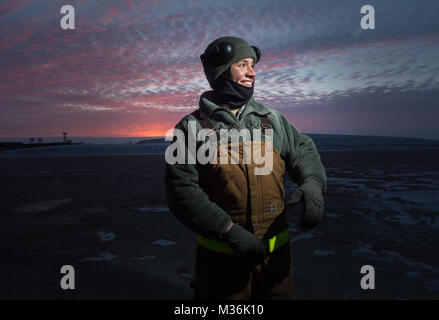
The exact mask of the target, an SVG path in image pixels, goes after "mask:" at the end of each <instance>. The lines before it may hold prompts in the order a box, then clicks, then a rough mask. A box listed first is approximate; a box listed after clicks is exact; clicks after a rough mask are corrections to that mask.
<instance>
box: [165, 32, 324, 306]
mask: <svg viewBox="0 0 439 320" xmlns="http://www.w3.org/2000/svg"><path fill="white" fill-rule="evenodd" d="M260 57H261V53H260V50H259V49H258V48H257V47H254V46H250V45H249V44H248V43H247V42H246V41H244V40H242V39H240V38H236V37H222V38H219V39H216V40H215V41H213V42H212V43H211V44H209V46H208V47H207V48H206V50H205V52H204V53H203V54H202V55H201V61H202V63H203V67H204V72H205V75H206V77H207V80H208V82H209V84H210V86H211V87H212V89H213V91H207V92H205V93H203V94H202V95H201V97H200V103H199V109H197V110H196V111H195V112H193V113H191V114H189V115H187V116H185V117H184V118H183V119H182V120H181V121H180V122H179V123H178V124H177V125H176V127H175V128H176V129H179V130H181V131H182V132H184V134H185V136H186V137H188V136H189V135H190V134H194V135H195V137H197V132H199V131H200V130H201V129H210V130H211V132H212V133H214V134H216V135H217V138H218V139H217V141H219V144H218V152H217V153H216V154H215V155H214V158H215V157H218V159H217V160H218V161H214V162H213V163H212V162H210V163H208V164H206V163H204V164H201V163H200V162H198V161H197V162H196V163H195V164H193V163H190V162H189V161H186V162H185V163H183V164H182V163H175V164H168V163H167V165H166V178H165V186H166V196H167V201H168V205H169V208H170V210H171V212H172V213H173V214H174V215H175V216H176V217H177V218H178V219H179V220H180V221H181V222H182V223H183V224H184V225H185V226H187V227H188V228H190V229H191V230H193V231H194V232H195V233H196V234H197V253H196V265H195V279H194V281H193V287H194V289H195V296H194V298H195V299H292V298H294V289H293V271H292V254H291V244H290V238H289V226H288V223H287V219H286V212H285V191H284V185H283V174H284V172H285V171H287V172H288V174H289V176H290V177H291V178H292V180H293V181H295V182H296V183H298V184H299V188H298V189H297V190H296V192H295V193H294V194H293V196H292V198H291V199H290V200H289V201H288V202H287V205H289V206H293V205H295V204H302V205H303V207H302V208H304V209H303V212H302V219H301V221H302V223H303V226H304V227H306V228H310V227H313V226H315V225H316V224H317V223H318V222H319V221H320V219H321V218H322V216H323V213H324V202H323V194H324V193H325V192H326V174H325V169H324V167H323V165H322V163H321V161H320V156H319V154H318V152H317V150H316V147H315V145H314V143H313V141H312V140H311V139H310V138H309V137H307V136H305V135H302V134H300V133H299V132H298V130H297V129H296V128H295V127H294V126H293V125H292V124H291V123H289V122H288V120H287V119H286V118H285V117H284V116H283V115H281V114H280V113H279V112H278V111H276V110H273V109H270V108H267V107H265V106H264V105H262V104H261V103H258V102H256V101H255V100H254V99H253V91H254V87H255V79H256V72H255V69H254V67H255V65H256V63H258V62H259V59H260ZM191 122H192V123H195V131H196V132H195V133H191V132H190V130H189V128H191V125H190V123H191ZM221 129H228V130H233V129H236V130H243V129H248V130H249V132H251V134H250V139H249V140H250V141H241V140H239V141H235V142H232V143H230V142H229V140H228V138H227V139H226V141H225V145H226V147H227V148H226V149H224V148H223V147H224V141H223V140H224V139H223V140H221V137H220V136H219V134H218V132H220V131H221ZM258 130H259V131H258ZM214 141H215V140H214ZM249 143H250V147H251V148H252V150H255V149H258V148H259V149H260V151H261V152H262V150H265V156H267V155H268V156H270V158H269V161H270V162H271V166H270V168H269V170H268V171H266V172H265V173H262V174H261V173H260V172H259V173H258V171H257V170H258V169H260V168H261V167H262V166H263V165H264V164H261V163H260V161H257V160H256V159H251V161H244V158H245V157H244V154H245V151H244V150H245V147H248V146H249ZM221 145H222V147H221ZM232 145H236V146H237V147H238V148H237V149H234V150H235V151H233V150H231V149H233V148H232ZM267 146H270V147H271V148H268V149H267ZM229 147H230V149H229ZM221 148H223V149H222V150H223V151H224V150H225V152H226V154H227V155H228V156H229V158H234V157H235V158H238V159H239V161H237V162H234V163H233V162H232V163H231V162H230V161H229V162H227V163H223V162H221V161H220V157H219V155H220V154H221ZM189 149H190V148H188V147H187V146H186V150H185V152H186V155H189V154H190V153H191V152H190V150H189ZM236 150H238V151H236ZM267 150H269V151H267ZM185 159H188V157H186V158H185ZM215 159H216V158H215Z"/></svg>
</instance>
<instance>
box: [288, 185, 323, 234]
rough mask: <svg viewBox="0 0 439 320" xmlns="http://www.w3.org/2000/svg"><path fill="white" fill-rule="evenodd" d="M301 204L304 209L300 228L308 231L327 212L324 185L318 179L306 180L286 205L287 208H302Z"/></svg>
mask: <svg viewBox="0 0 439 320" xmlns="http://www.w3.org/2000/svg"><path fill="white" fill-rule="evenodd" d="M301 202H302V203H303V204H304V209H302V210H301V211H302V214H301V216H300V219H299V228H301V229H304V230H308V229H311V228H313V227H315V226H316V225H317V224H318V223H319V222H320V220H321V219H322V217H323V213H324V212H325V203H324V201H323V193H322V184H321V182H320V181H319V180H318V179H316V178H313V177H308V178H306V179H305V181H304V183H303V184H302V185H301V186H300V187H299V188H298V189H297V190H296V191H295V192H294V193H293V195H292V196H291V199H290V200H289V201H287V202H286V204H287V206H297V207H298V208H300V203H301Z"/></svg>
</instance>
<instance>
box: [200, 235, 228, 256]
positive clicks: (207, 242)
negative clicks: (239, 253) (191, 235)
mask: <svg viewBox="0 0 439 320" xmlns="http://www.w3.org/2000/svg"><path fill="white" fill-rule="evenodd" d="M197 239H198V243H199V244H201V245H202V246H203V247H206V248H207V249H210V250H212V251H216V252H221V253H228V254H236V252H235V251H233V249H232V247H231V246H230V245H229V244H228V243H227V242H225V241H219V240H215V239H209V238H206V237H203V236H202V235H199V234H198V235H197Z"/></svg>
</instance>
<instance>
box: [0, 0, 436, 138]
mask: <svg viewBox="0 0 439 320" xmlns="http://www.w3.org/2000/svg"><path fill="white" fill-rule="evenodd" d="M66 4H69V5H72V6H73V7H74V8H75V27H76V29H75V30H63V29H62V28H61V27H60V21H61V18H62V16H63V14H61V13H60V9H61V7H62V6H63V5H66ZM365 4H369V5H373V6H374V8H375V19H376V21H375V30H362V29H361V27H360V20H361V18H362V16H363V14H361V13H360V9H361V6H362V5H365ZM0 30H1V34H0V138H1V137H14V136H59V135H61V132H62V131H68V132H69V135H70V136H101V137H102V136H108V137H111V136H142V137H144V136H163V135H165V132H166V131H167V130H169V129H172V128H173V127H174V126H175V124H176V123H177V122H178V121H179V119H181V118H182V117H183V116H184V115H185V114H187V113H189V112H192V111H193V110H195V108H197V107H198V101H199V96H200V94H201V93H202V92H204V91H206V90H209V85H208V82H207V80H206V79H205V76H204V73H203V69H202V65H201V62H200V59H199V56H200V54H201V53H202V52H203V51H204V49H205V48H206V46H207V45H208V44H209V43H210V42H211V41H213V40H214V39H216V38H218V37H220V36H225V35H232V36H238V37H241V38H243V39H245V40H247V41H248V42H249V43H250V44H251V45H256V46H258V47H259V48H260V49H261V52H262V58H261V60H260V62H259V63H258V64H257V65H256V72H257V76H256V83H255V99H256V100H257V101H259V102H262V103H263V104H265V105H266V106H268V107H271V108H274V109H276V110H278V111H280V112H281V113H283V114H284V115H285V116H286V117H287V118H288V119H289V120H290V121H291V122H292V123H293V124H294V125H295V126H296V127H297V128H298V129H299V130H300V131H301V132H304V133H331V134H356V135H357V134H358V135H383V136H405V137H423V138H433V139H439V1H437V0H432V1H426V0H420V1H414V0H410V1H403V0H394V1H391V0H386V1H378V0H377V1H369V0H368V1H365V0H364V1H356V0H341V1H334V0H321V1H320V0H297V1H287V0H280V1H277V0H276V1H275V0H269V1H257V0H252V1H249V0H247V1H222V0H214V1H196V0H195V1H183V0H180V1H167V0H166V1H136V0H124V1H122V0H118V1H113V0H69V1H67V0H14V1H0Z"/></svg>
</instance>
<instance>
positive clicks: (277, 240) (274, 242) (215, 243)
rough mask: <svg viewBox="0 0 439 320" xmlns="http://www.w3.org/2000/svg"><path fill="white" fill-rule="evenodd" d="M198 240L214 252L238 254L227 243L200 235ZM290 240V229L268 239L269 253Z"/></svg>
mask: <svg viewBox="0 0 439 320" xmlns="http://www.w3.org/2000/svg"><path fill="white" fill-rule="evenodd" d="M197 239H198V243H199V244H200V245H202V246H203V247H205V248H207V249H210V250H212V251H216V252H221V253H227V254H236V252H235V251H233V249H232V247H230V245H229V244H228V243H227V242H225V241H219V240H215V239H209V238H206V237H203V236H202V235H199V234H198V235H197ZM289 239H290V232H289V230H288V229H285V230H284V231H282V232H280V233H278V234H277V235H275V236H274V237H273V238H271V239H268V250H269V252H270V253H271V252H273V251H274V250H276V249H277V248H279V247H281V246H283V245H284V244H285V243H287V242H288V240H289Z"/></svg>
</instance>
